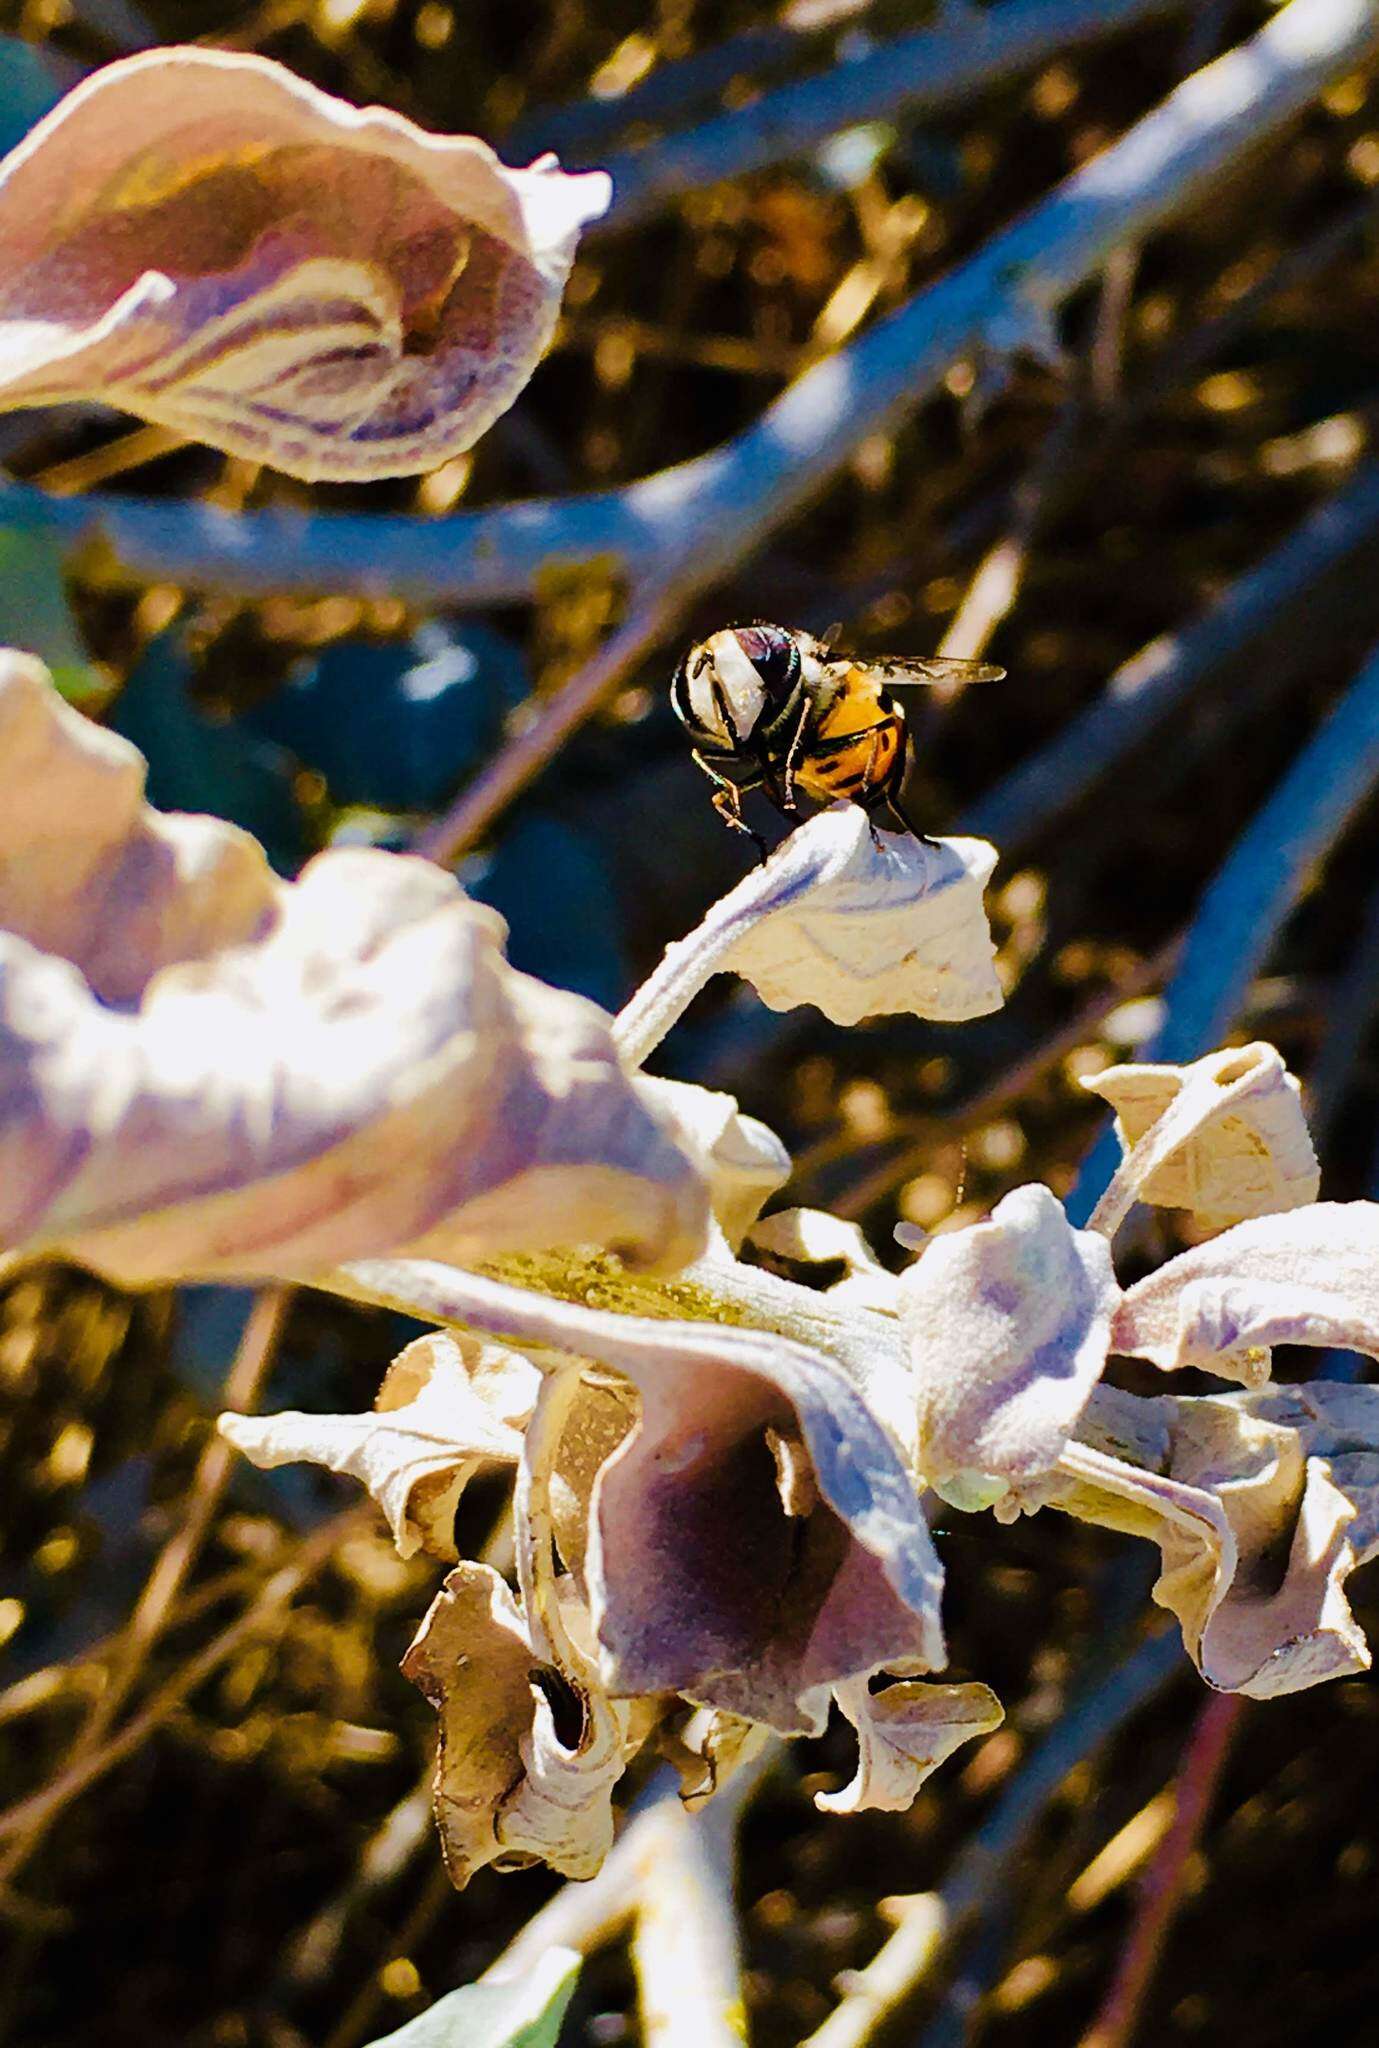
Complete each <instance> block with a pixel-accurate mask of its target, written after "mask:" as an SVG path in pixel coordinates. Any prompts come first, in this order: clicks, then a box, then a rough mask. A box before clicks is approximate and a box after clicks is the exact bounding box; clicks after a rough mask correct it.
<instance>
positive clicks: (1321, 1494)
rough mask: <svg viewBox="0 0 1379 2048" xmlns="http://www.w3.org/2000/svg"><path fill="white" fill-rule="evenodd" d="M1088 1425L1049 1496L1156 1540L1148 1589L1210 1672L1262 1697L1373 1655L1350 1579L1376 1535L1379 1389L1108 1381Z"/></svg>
mask: <svg viewBox="0 0 1379 2048" xmlns="http://www.w3.org/2000/svg"><path fill="white" fill-rule="evenodd" d="M1082 1435H1083V1436H1084V1437H1085V1438H1086V1439H1087V1441H1085V1442H1080V1443H1077V1444H1073V1445H1070V1446H1069V1447H1068V1450H1067V1452H1066V1453H1065V1456H1064V1459H1063V1470H1064V1473H1065V1475H1066V1480H1067V1482H1068V1484H1067V1487H1066V1490H1065V1491H1064V1492H1063V1494H1062V1495H1061V1496H1060V1498H1059V1502H1058V1504H1059V1505H1060V1506H1063V1507H1065V1508H1066V1509H1067V1510H1068V1511H1069V1512H1070V1513H1073V1514H1077V1515H1080V1516H1082V1517H1083V1518H1084V1519H1087V1520H1092V1521H1105V1522H1109V1523H1110V1524H1111V1525H1112V1526H1114V1527H1118V1528H1128V1529H1130V1530H1132V1531H1133V1532H1134V1533H1136V1534H1139V1535H1147V1536H1149V1537H1150V1538H1151V1539H1152V1540H1154V1541H1156V1542H1157V1543H1158V1544H1159V1546H1160V1549H1161V1551H1162V1553H1163V1572H1162V1575H1161V1577H1160V1579H1159V1582H1158V1584H1157V1585H1156V1586H1155V1588H1154V1598H1155V1599H1156V1600H1157V1601H1158V1602H1159V1604H1160V1605H1161V1606H1163V1607H1167V1608H1168V1609H1169V1610H1170V1611H1171V1612H1172V1613H1174V1614H1176V1615H1177V1617H1178V1620H1179V1622H1180V1623H1181V1626H1182V1630H1183V1640H1184V1643H1185V1645H1186V1647H1187V1649H1188V1651H1189V1653H1190V1654H1191V1656H1192V1657H1193V1659H1194V1661H1195V1662H1196V1664H1197V1665H1198V1668H1199V1669H1200V1671H1201V1672H1202V1675H1203V1677H1204V1678H1206V1679H1207V1680H1208V1681H1209V1683H1211V1684H1212V1685H1215V1686H1217V1687H1219V1688H1221V1689H1222V1690H1224V1691H1229V1692H1243V1693H1246V1694H1248V1695H1249V1696H1250V1697H1252V1698H1256V1699H1267V1698H1272V1697H1274V1696H1276V1695H1277V1694H1280V1693H1286V1692H1297V1691H1299V1690H1301V1689H1302V1688H1304V1687H1306V1686H1310V1685H1317V1684H1320V1683H1322V1682H1323V1681H1324V1680H1326V1679H1331V1678H1340V1677H1345V1676H1347V1675H1350V1674H1353V1673H1355V1672H1357V1671H1362V1670H1366V1669H1368V1667H1369V1664H1370V1652H1369V1648H1368V1645H1367V1644H1366V1642H1365V1638H1364V1635H1363V1632H1362V1631H1361V1629H1360V1627H1359V1625H1358V1623H1357V1622H1356V1620H1355V1618H1354V1616H1353V1615H1352V1613H1351V1611H1350V1606H1349V1603H1348V1601H1347V1599H1346V1594H1345V1581H1346V1579H1347V1577H1348V1576H1349V1574H1350V1573H1351V1572H1352V1571H1354V1570H1355V1569H1356V1568H1357V1567H1358V1566H1359V1565H1361V1564H1363V1563H1365V1562H1366V1561H1367V1560H1368V1559H1369V1558H1371V1557H1372V1556H1373V1555H1374V1553H1375V1550H1376V1548H1379V1389H1376V1388H1371V1387H1343V1386H1333V1385H1330V1384H1328V1383H1326V1382H1324V1381H1323V1382H1317V1383H1314V1384H1313V1385H1310V1386H1299V1387H1273V1386H1271V1387H1265V1388H1261V1389H1259V1390H1258V1391H1256V1392H1253V1393H1248V1394H1217V1395H1208V1396H1199V1397H1188V1398H1181V1399H1180V1398H1175V1397H1173V1396H1168V1395H1165V1396H1161V1397H1159V1398H1158V1399H1155V1400H1139V1399H1137V1398H1136V1397H1135V1396H1134V1395H1130V1394H1126V1393H1121V1392H1115V1391H1113V1390H1110V1389H1102V1390H1099V1391H1098V1393H1097V1394H1096V1395H1095V1396H1094V1397H1093V1400H1092V1403H1091V1404H1090V1406H1089V1408H1088V1410H1087V1412H1086V1415H1085V1417H1084V1421H1083V1425H1082ZM1108 1444H1114V1446H1115V1448H1114V1449H1110V1448H1107V1446H1108ZM1127 1452H1129V1453H1131V1454H1132V1455H1130V1456H1126V1455H1124V1453H1127ZM1117 1453H1120V1455H1117Z"/></svg>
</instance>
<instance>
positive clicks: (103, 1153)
mask: <svg viewBox="0 0 1379 2048" xmlns="http://www.w3.org/2000/svg"><path fill="white" fill-rule="evenodd" d="M7 736H8V737H10V738H12V739H14V741H15V744H14V745H13V747H11V748H10V749H8V750H7V749H5V748H4V747H3V746H0V1250H7V1251H9V1252H10V1253H11V1254H20V1253H23V1254H26V1255H28V1254H47V1253H60V1254H63V1255H66V1256H69V1257H72V1258H74V1259H77V1260H80V1261H82V1262H84V1263H87V1264H89V1265H92V1266H94V1267H96V1268H97V1269H98V1270H100V1271H102V1272H104V1273H106V1274H108V1275H109V1276H110V1277H111V1278H113V1279H115V1280H117V1281H120V1282H123V1283H126V1284H130V1285H139V1284H143V1283H146V1282H149V1281H153V1280H161V1279H169V1278H175V1277H183V1276H200V1277H205V1278H215V1277H220V1276H235V1277H240V1278H245V1279H250V1278H259V1277H287V1278H299V1277H308V1276H310V1275H312V1274H315V1273H318V1272H320V1271H322V1270H323V1269H326V1268H329V1267H330V1266H332V1265H334V1264H336V1263H337V1262H338V1261H340V1260H341V1259H345V1258H349V1257H352V1256H359V1255H361V1254H365V1253H376V1252H380V1251H382V1250H384V1249H386V1248H396V1247H401V1246H407V1247H411V1248H415V1249H418V1250H427V1251H433V1252H435V1253H436V1254H437V1255H438V1256H440V1257H444V1258H453V1259H457V1260H471V1261H472V1260H475V1259H477V1258H481V1257H483V1256H485V1255H486V1254H488V1253H492V1252H496V1251H500V1250H503V1249H518V1248H521V1247H528V1248H533V1249H535V1248H537V1247H538V1246H543V1247H550V1246H555V1245H559V1244H562V1243H566V1244H568V1243H596V1244H599V1245H603V1246H609V1245H616V1244H618V1243H619V1242H621V1243H622V1244H623V1246H624V1247H625V1249H626V1250H627V1251H629V1252H630V1253H631V1254H632V1256H633V1257H634V1259H649V1260H653V1261H654V1260H664V1261H667V1262H670V1263H683V1262H684V1261H685V1260H686V1259H687V1258H690V1257H692V1256H693V1255H694V1254H695V1252H696V1251H697V1250H699V1248H700V1247H701V1245H702V1244H703V1242H704V1233H705V1227H706V1223H707V1191H706V1189H705V1187H704V1183H703V1179H702V1176H701V1174H700V1172H699V1169H698V1167H697V1165H696V1164H695V1163H694V1162H693V1161H692V1160H690V1159H689V1158H687V1157H686V1156H685V1155H684V1154H683V1153H682V1152H681V1151H680V1150H679V1149H678V1147H677V1146H676V1144H675V1142H674V1140H673V1138H672V1137H671V1136H670V1135H669V1134H668V1133H666V1132H664V1131H663V1130H662V1128H661V1126H660V1125H659V1124H658V1123H657V1121H656V1120H655V1118H654V1116H653V1114H652V1111H651V1109H650V1108H649V1107H648V1105H647V1103H646V1101H645V1100H644V1099H643V1097H642V1096H641V1095H639V1094H638V1092H637V1084H636V1083H635V1081H634V1080H633V1079H631V1078H629V1077H628V1076H626V1075H625V1074H624V1072H623V1070H622V1068H621V1066H620V1064H619V1062H618V1059H617V1056H616V1053H615V1051H614V1047H613V1044H612V1040H611V1036H610V1033H609V1027H608V1022H607V1020H606V1019H605V1017H604V1016H603V1014H602V1012H600V1011H598V1010H597V1009H595V1008H594V1006H593V1005H592V1004H589V1003H586V1002H584V1001H583V1000H582V999H581V998H579V997H576V996H571V995H567V994H564V993H562V992H559V991H556V990H554V989H548V988H546V987H544V986H543V985H542V984H541V983H539V982H536V981H532V980H530V979H529V978H528V977H526V976H524V975H520V974H517V973H516V972H515V971H514V970H513V969H512V968H510V967H509V966H508V965H507V962H506V961H505V960H504V958H503V952H502V942H503V937H504V927H503V925H502V923H501V920H499V919H498V918H496V917H495V916H494V914H493V913H492V912H490V911H488V910H485V909H484V908H482V907H481V906H479V905H477V904H474V903H471V902H470V901H469V899H468V898H467V897H466V896H465V895H464V894H463V892H462V891H461V890H460V888H459V886H458V884H457V883H456V882H455V881H454V879H453V878H452V877H451V876H449V875H446V874H444V873H442V872H441V871H440V870H439V869H436V868H434V867H431V866H430V865H429V864H428V863H426V862H423V861H420V860H414V859H410V858H408V857H405V856H399V855H394V854H387V853H381V852H374V851H362V850H342V851H339V852H331V853H326V854H323V855H321V856H319V857H318V858H317V859H316V860H314V861H312V862H311V863H310V864H309V865H308V867H307V868H306V869H305V870H304V872H303V875H302V877H301V879H300V880H299V881H297V882H296V883H292V884H282V883H278V882H276V881H275V880H274V879H273V878H272V877H271V876H270V875H269V873H268V870H267V868H266V865H265V863H264V861H263V857H262V855H261V853H260V852H259V850H258V849H257V847H255V846H254V844H253V842H252V841H251V840H249V839H248V838H247V837H246V835H244V834H242V833H240V832H238V831H236V830H235V829H234V828H233V827H231V826H228V825H220V824H218V823H217V822H215V821H214V820H209V819H159V818H158V817H157V816H156V815H155V814H154V813H153V812H152V811H150V810H149V809H148V808H147V806H145V805H144V803H143V801H142V794H141V792H142V780H143V763H142V761H141V759H140V757H139V756H138V754H137V753H136V752H135V750H134V749H133V748H132V747H130V746H128V745H127V743H125V742H123V741H121V740H118V739H116V738H115V737H114V736H112V735H110V734H108V733H104V732H102V731H100V729H99V728H97V727H96V726H94V725H92V724H90V723H89V722H88V721H87V720H85V719H83V718H82V717H81V716H80V715H79V714H77V713H75V712H73V711H72V710H71V709H70V708H69V707H67V706H66V705H64V704H63V703H62V701H61V699H60V698H59V697H58V696H57V694H56V692H55V691H54V690H53V689H52V688H51V686H50V685H49V684H48V682H47V680H46V677H45V673H44V671H43V670H42V668H41V667H40V665H39V664H37V663H35V662H32V661H28V660H26V659H24V658H21V657H17V656H0V742H2V741H3V740H4V739H5V738H6V737H7ZM35 775H40V776H41V785H40V784H37V783H36V782H35V780H34V777H35ZM63 846H65V847H66V849H67V857H68V865H67V867H66V870H65V871H64V868H63V865H62V858H61V853H60V848H61V847H63Z"/></svg>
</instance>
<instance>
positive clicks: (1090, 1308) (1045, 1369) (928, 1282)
mask: <svg viewBox="0 0 1379 2048" xmlns="http://www.w3.org/2000/svg"><path fill="white" fill-rule="evenodd" d="M1119 1291H1120V1290H1119V1289H1118V1287H1117V1285H1116V1280H1115V1275H1114V1273H1113V1272H1112V1269H1111V1254H1110V1249H1109V1247H1108V1246H1107V1243H1106V1241H1105V1239H1104V1238H1102V1237H1099V1236H1097V1235H1095V1234H1094V1233H1093V1232H1091V1231H1086V1230H1074V1229H1073V1227H1072V1225H1071V1224H1070V1223H1069V1222H1068V1219H1067V1217H1066V1216H1065V1214H1064V1212H1063V1208H1062V1205H1061V1203H1059V1202H1058V1201H1057V1200H1056V1199H1055V1198H1054V1196H1053V1195H1051V1194H1050V1193H1049V1191H1048V1189H1047V1188H1045V1187H1040V1186H1037V1185H1031V1186H1029V1187H1023V1188H1016V1189H1015V1191H1014V1192H1013V1193H1012V1194H1009V1195H1007V1196H1006V1197H1005V1200H1004V1201H1002V1202H999V1203H998V1204H997V1206H996V1208H995V1209H994V1210H993V1211H992V1214H991V1217H990V1220H989V1221H988V1222H986V1223H977V1224H974V1225H972V1226H971V1227H970V1228H968V1229H966V1230H954V1231H948V1232H944V1233H942V1234H941V1235H939V1236H938V1237H935V1238H934V1239H933V1240H932V1241H931V1242H930V1243H929V1245H928V1246H927V1247H926V1249H925V1251H924V1252H923V1254H922V1255H921V1257H920V1258H919V1259H918V1260H917V1261H916V1263H915V1264H914V1265H913V1266H911V1267H909V1268H908V1270H907V1271H906V1272H904V1273H903V1274H902V1275H901V1278H900V1303H901V1307H900V1315H901V1326H902V1328H903V1330H904V1332H905V1335H906V1338H907V1340H908V1343H909V1350H910V1361H911V1367H912V1371H913V1375H914V1389H915V1398H916V1401H917V1403H918V1408H919V1460H920V1467H921V1469H922V1470H923V1472H924V1473H925V1475H926V1476H927V1477H928V1479H929V1480H930V1483H931V1484H932V1485H934V1486H935V1487H937V1488H938V1489H939V1490H940V1491H941V1492H943V1493H944V1495H945V1497H947V1498H951V1499H953V1500H954V1503H955V1505H959V1506H971V1505H977V1504H980V1505H991V1504H992V1503H993V1502H994V1501H995V1500H997V1499H1001V1498H1004V1497H1005V1496H1006V1495H1007V1494H1008V1493H1009V1492H1010V1489H1011V1485H1012V1484H1016V1485H1017V1486H1018V1484H1019V1483H1020V1482H1024V1481H1029V1480H1034V1479H1038V1478H1039V1477H1040V1475H1041V1474H1044V1473H1047V1472H1048V1471H1050V1470H1051V1469H1052V1468H1053V1467H1054V1466H1055V1465H1056V1464H1057V1461H1058V1457H1059V1454H1060V1452H1061V1451H1062V1449H1063V1446H1064V1444H1065V1442H1066V1440H1067V1438H1068V1436H1069V1434H1070V1432H1071V1431H1072V1429H1073V1427H1074V1425H1075V1423H1076V1421H1077V1418H1078V1416H1079V1415H1080V1414H1081V1412H1082V1409H1083V1407H1084V1405H1085V1403H1086V1401H1087V1397H1088V1395H1089V1394H1090V1393H1091V1390H1092V1388H1093V1387H1094V1386H1095V1385H1096V1383H1097V1381H1098V1379H1099V1378H1100V1377H1101V1373H1102V1369H1103V1367H1104V1366H1105V1363H1106V1352H1107V1342H1108V1339H1109V1336H1110V1330H1111V1317H1112V1314H1113V1313H1114V1310H1115V1305H1116V1302H1117V1299H1118V1297H1119ZM988 1482H989V1484H988ZM974 1486H975V1487H976V1488H977V1489H978V1490H979V1492H981V1493H982V1495H983V1497H982V1498H981V1500H980V1501H978V1500H977V1499H975V1498H974V1496H973V1492H972V1489H973V1487H974Z"/></svg>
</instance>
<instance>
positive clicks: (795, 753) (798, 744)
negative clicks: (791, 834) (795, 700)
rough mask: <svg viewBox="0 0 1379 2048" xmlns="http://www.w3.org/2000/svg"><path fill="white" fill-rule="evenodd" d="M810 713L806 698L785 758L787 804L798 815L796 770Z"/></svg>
mask: <svg viewBox="0 0 1379 2048" xmlns="http://www.w3.org/2000/svg"><path fill="white" fill-rule="evenodd" d="M810 711H811V706H810V702H809V699H808V697H806V698H805V700H804V702H803V703H802V704H801V706H800V722H799V724H798V725H797V726H796V727H795V736H794V738H793V739H792V740H791V742H790V747H789V750H788V752H787V753H786V756H785V802H786V807H787V809H789V810H791V811H793V812H796V813H798V811H799V808H800V807H799V805H798V804H797V803H796V801H795V768H796V765H797V763H798V761H799V758H800V750H801V748H802V747H803V746H804V736H805V731H806V728H807V727H808V725H809V719H810Z"/></svg>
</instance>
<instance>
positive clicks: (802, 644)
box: [670, 621, 1005, 858]
mask: <svg viewBox="0 0 1379 2048" xmlns="http://www.w3.org/2000/svg"><path fill="white" fill-rule="evenodd" d="M831 642H832V635H831V634H830V635H829V636H827V637H826V638H825V639H823V640H816V639H815V638H814V636H813V634H812V633H804V632H799V631H794V630H792V629H791V628H789V627H786V626H772V625H767V624H766V623H765V622H764V621H759V622H758V623H756V624H754V625H751V626H725V627H724V628H723V629H722V631H721V632H718V633H714V634H711V635H710V637H709V638H708V639H707V640H701V641H699V642H697V643H696V645H695V646H693V647H691V649H690V650H689V653H688V654H687V655H686V656H685V658H684V660H683V661H682V662H681V663H680V666H679V667H678V668H677V669H676V671H675V675H674V677H673V679H672V681H671V685H670V701H671V707H672V709H673V710H674V712H675V715H676V717H677V718H678V719H679V721H680V723H681V724H682V725H683V726H684V728H685V730H686V732H687V733H688V734H689V736H690V738H691V739H692V740H693V741H694V759H695V762H696V763H697V765H698V766H699V767H700V768H702V769H703V771H704V773H705V774H706V775H707V776H708V778H709V780H710V782H712V783H713V785H714V791H713V805H714V809H715V810H716V811H717V812H718V814H719V816H720V817H721V818H723V819H724V820H725V821H726V823H728V824H729V825H731V826H732V827H733V830H734V831H736V832H745V833H746V834H747V836H748V837H749V838H750V839H751V840H753V841H754V842H755V845H756V848H757V851H758V852H759V853H760V854H761V855H762V856H763V858H764V857H765V853H766V843H765V841H764V840H763V839H762V838H761V836H760V834H759V833H756V832H753V831H752V828H751V827H750V825H748V824H746V823H745V822H744V820H743V816H742V798H743V796H744V795H745V793H746V792H747V791H748V790H750V789H763V790H764V791H765V792H766V794H767V796H768V797H769V798H770V799H771V802H772V803H773V804H774V805H775V806H776V809H777V810H778V811H781V812H782V813H783V814H784V815H785V816H786V817H791V818H793V817H798V816H799V802H798V797H799V795H800V794H801V793H802V794H803V795H805V796H807V797H811V798H813V800H814V801H815V802H816V803H823V804H828V803H834V802H836V801H837V800H838V799H839V798H840V797H846V798H847V799H849V800H850V801H851V802H852V803H855V804H860V805H861V806H862V808H863V810H865V811H866V812H868V814H871V813H873V812H875V811H877V810H879V809H881V808H882V807H883V806H884V807H885V808H886V809H888V810H889V811H890V812H891V813H892V814H893V816H894V817H896V818H897V819H898V820H899V821H900V823H901V824H902V825H903V826H904V827H905V830H906V831H907V832H911V833H913V832H915V828H914V826H913V825H912V824H911V823H910V820H909V819H908V818H907V817H906V815H905V813H904V811H903V810H902V809H901V805H900V789H901V784H902V783H903V782H904V780H905V770H906V768H907V766H908V755H909V747H908V740H907V734H906V729H905V713H904V712H903V711H902V709H901V707H900V706H899V705H898V704H897V703H896V701H895V699H894V698H893V697H892V696H891V694H890V693H891V691H892V690H893V689H908V688H913V687H914V686H916V685H918V684H924V683H942V682H949V681H956V682H965V683H985V682H996V681H999V679H1000V678H1001V677H1002V676H1003V675H1004V674H1005V670H1004V669H1003V668H996V667H995V666H994V665H993V664H992V663H990V662H985V661H957V660H949V659H947V658H945V657H944V656H942V655H935V656H933V657H926V658H920V657H918V656H913V655H879V656H877V657H876V658H875V659H874V660H862V659H860V658H859V659H856V660H854V659H852V658H851V657H849V656H847V655H836V654H834V653H833V652H832V650H831ZM915 836H916V837H920V836H922V835H920V834H918V833H916V834H915Z"/></svg>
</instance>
